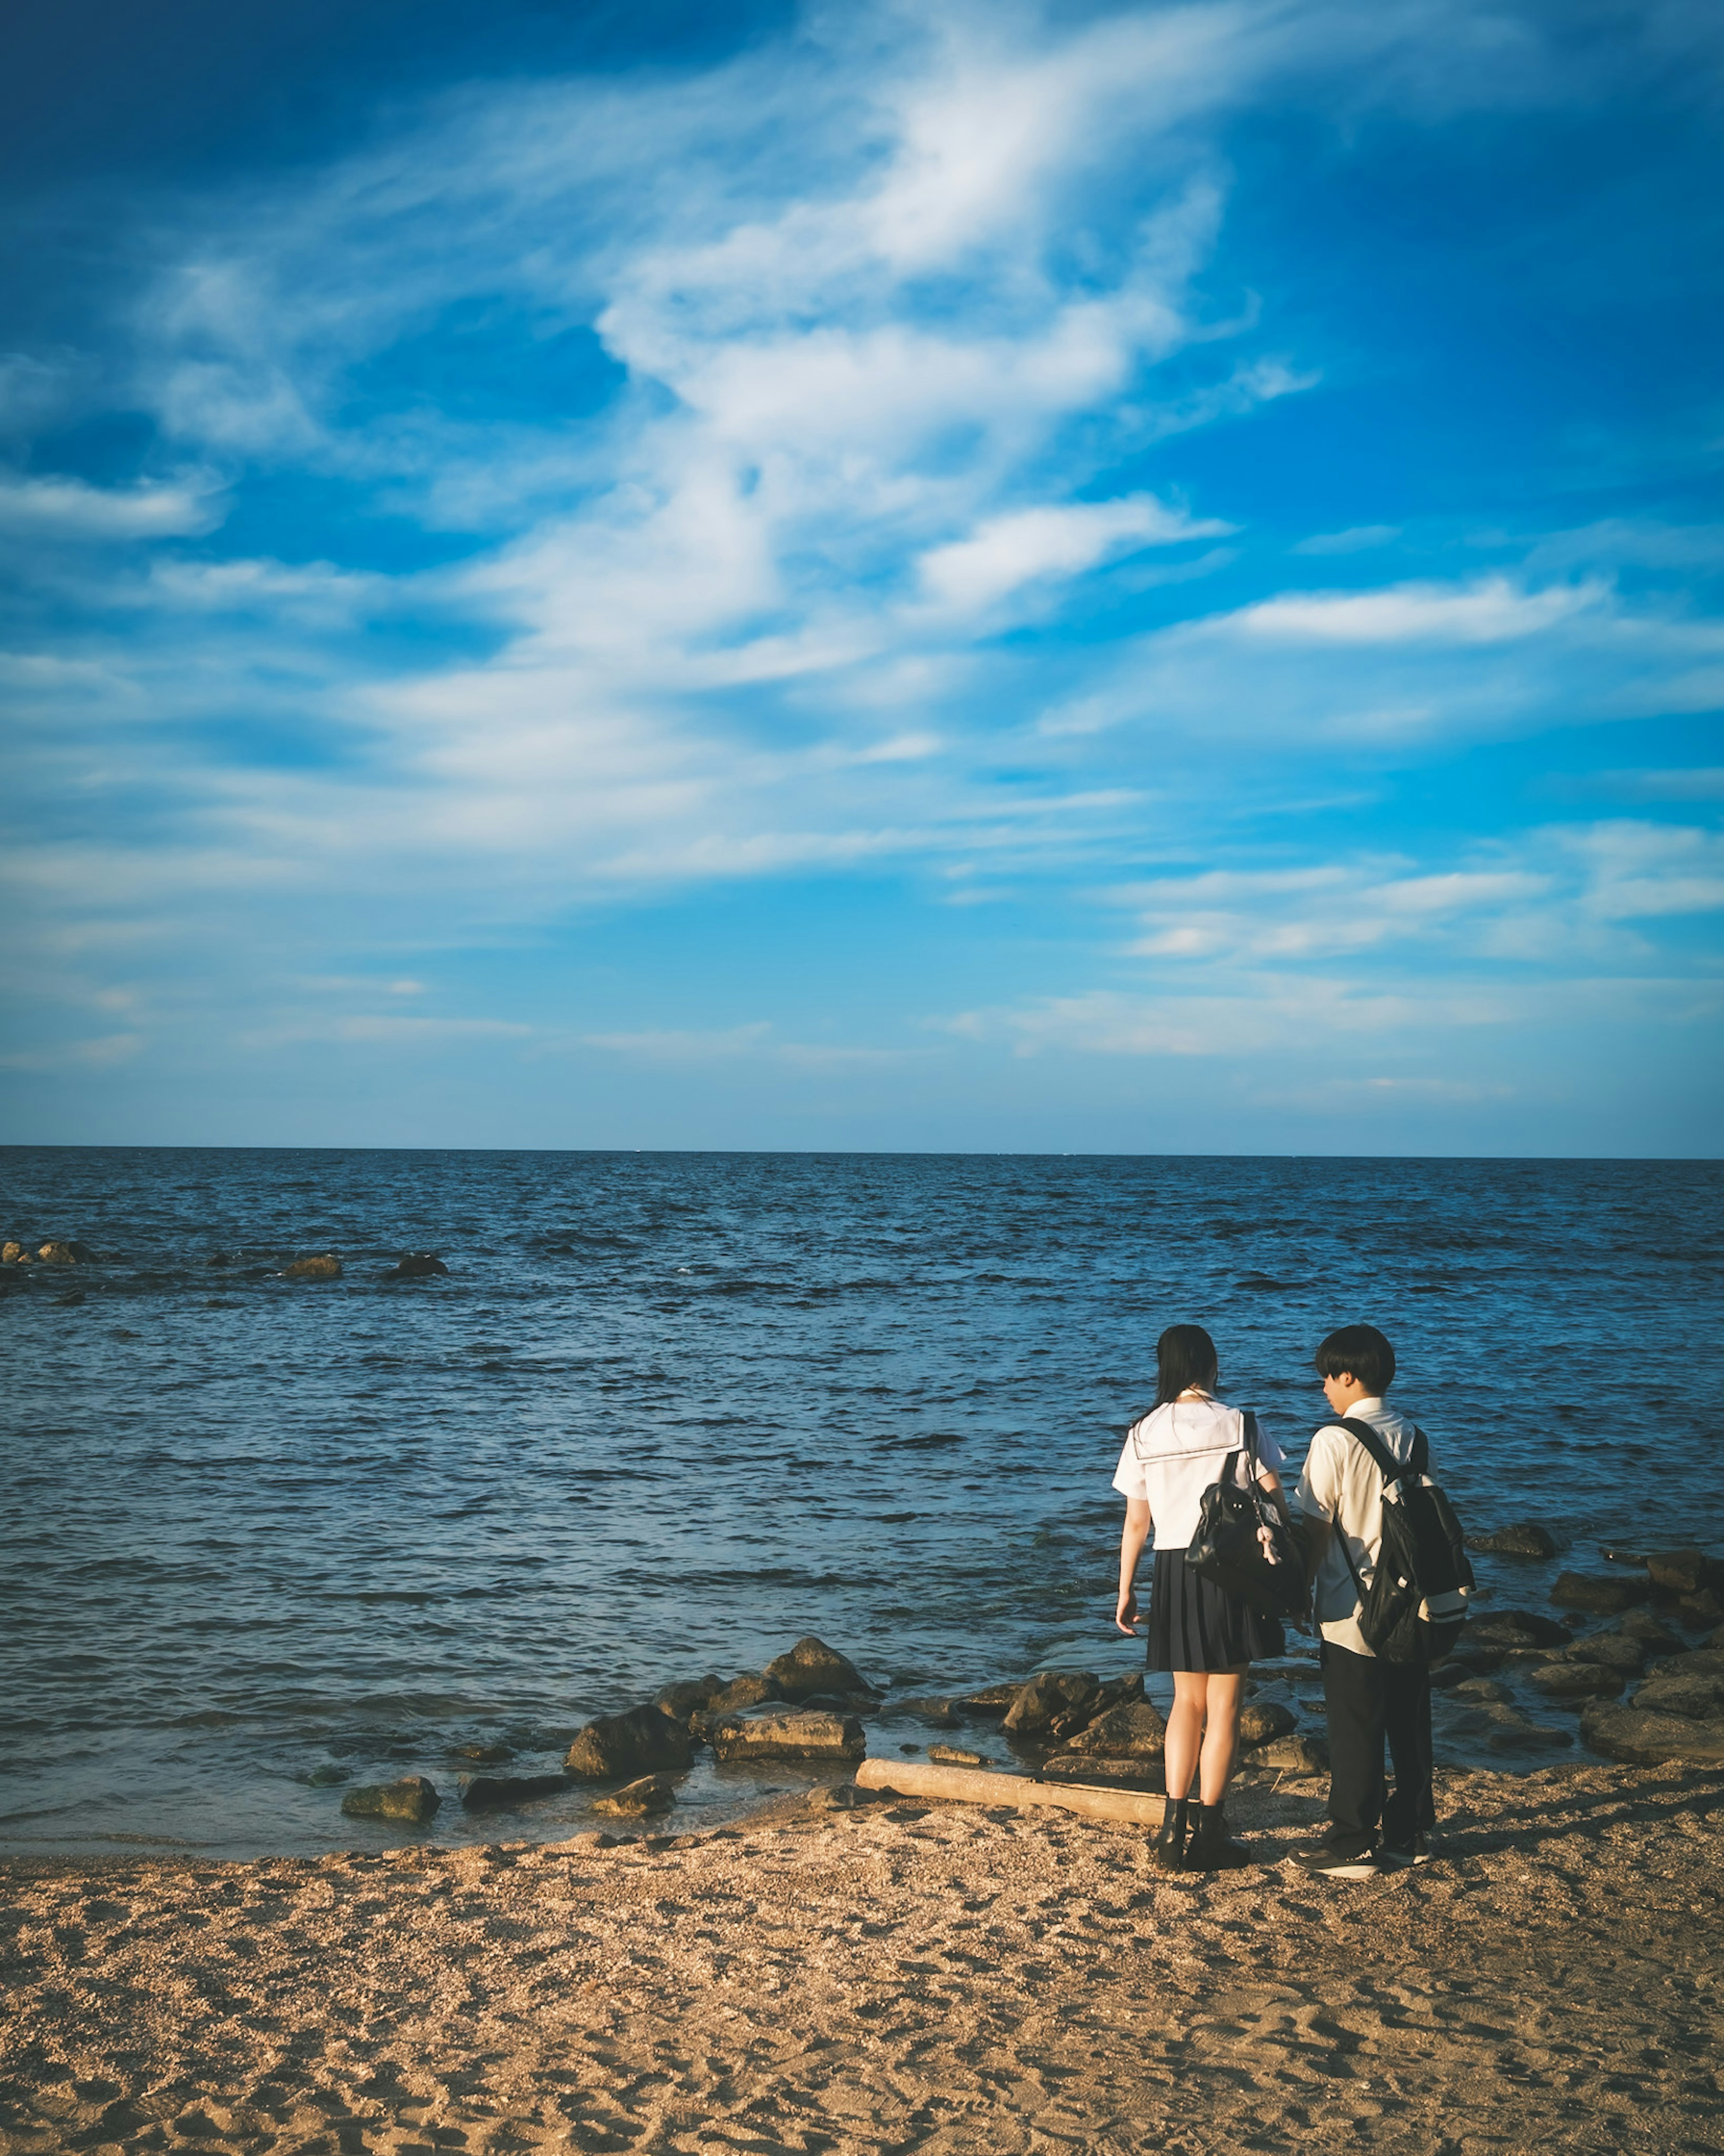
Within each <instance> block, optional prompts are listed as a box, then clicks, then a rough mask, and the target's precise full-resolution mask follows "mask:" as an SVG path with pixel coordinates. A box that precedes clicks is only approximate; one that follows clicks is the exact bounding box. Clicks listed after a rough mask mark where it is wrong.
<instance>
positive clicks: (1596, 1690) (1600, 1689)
mask: <svg viewBox="0 0 1724 2156" xmlns="http://www.w3.org/2000/svg"><path fill="white" fill-rule="evenodd" d="M1526 1681H1527V1682H1528V1683H1529V1684H1530V1685H1532V1686H1533V1687H1534V1689H1535V1690H1537V1691H1542V1693H1543V1694H1544V1696H1545V1697H1546V1698H1547V1699H1614V1698H1615V1697H1617V1695H1618V1694H1619V1692H1620V1691H1621V1690H1622V1688H1623V1686H1624V1682H1625V1681H1626V1680H1625V1679H1624V1676H1623V1673H1622V1671H1620V1670H1614V1669H1611V1668H1610V1667H1609V1666H1608V1665H1606V1664H1605V1663H1603V1662H1571V1661H1568V1660H1566V1659H1564V1660H1562V1661H1550V1662H1547V1663H1546V1664H1545V1665H1544V1666H1543V1667H1542V1669H1537V1670H1529V1671H1527V1673H1526Z"/></svg>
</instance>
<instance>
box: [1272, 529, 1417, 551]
mask: <svg viewBox="0 0 1724 2156" xmlns="http://www.w3.org/2000/svg"><path fill="white" fill-rule="evenodd" d="M1400 536H1401V526H1399V525H1398V524H1352V525H1349V526H1347V530H1346V531H1313V532H1312V533H1311V536H1310V537H1309V538H1308V539H1301V540H1300V541H1299V542H1298V543H1297V544H1296V546H1294V547H1291V548H1290V550H1289V551H1290V552H1292V553H1295V554H1362V553H1365V552H1367V551H1368V550H1369V549H1371V548H1373V547H1387V546H1388V543H1389V542H1390V541H1391V540H1392V539H1398V538H1399V537H1400Z"/></svg>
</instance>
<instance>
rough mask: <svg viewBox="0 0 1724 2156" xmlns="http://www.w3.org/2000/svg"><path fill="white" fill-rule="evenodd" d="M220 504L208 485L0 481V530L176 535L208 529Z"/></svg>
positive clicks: (74, 535) (110, 536) (99, 536)
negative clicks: (113, 485) (119, 485)
mask: <svg viewBox="0 0 1724 2156" xmlns="http://www.w3.org/2000/svg"><path fill="white" fill-rule="evenodd" d="M225 506H226V505H225V503H224V502H223V500H222V498H221V496H220V494H219V491H218V489H217V488H216V487H215V485H213V484H208V485H202V486H195V487H194V486H186V485H180V486H136V487H130V488H125V489H121V488H104V487H96V486H86V485H85V484H84V482H83V481H82V480H74V479H26V480H16V479H13V480H8V479H0V531H13V532H17V533H18V534H19V535H21V536H24V537H35V536H40V537H44V538H69V539H84V540H139V539H168V538H177V537H182V536H186V535H187V534H190V533H194V532H206V531H213V530H214V528H215V526H217V525H218V524H219V523H220V522H221V521H222V517H223V513H224V510H225Z"/></svg>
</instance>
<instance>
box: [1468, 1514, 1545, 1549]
mask: <svg viewBox="0 0 1724 2156" xmlns="http://www.w3.org/2000/svg"><path fill="white" fill-rule="evenodd" d="M1466 1546H1467V1548H1469V1549H1470V1550H1477V1551H1479V1552H1480V1553H1481V1554H1483V1555H1484V1556H1486V1557H1543V1558H1550V1557H1554V1556H1555V1555H1556V1554H1557V1538H1556V1537H1555V1536H1554V1535H1553V1534H1552V1532H1551V1531H1550V1529H1549V1528H1548V1527H1540V1525H1539V1524H1538V1522H1537V1520H1516V1522H1515V1523H1514V1525H1513V1526H1512V1527H1498V1528H1497V1529H1496V1531H1495V1532H1494V1533H1491V1534H1488V1535H1469V1536H1468V1537H1467V1538H1466Z"/></svg>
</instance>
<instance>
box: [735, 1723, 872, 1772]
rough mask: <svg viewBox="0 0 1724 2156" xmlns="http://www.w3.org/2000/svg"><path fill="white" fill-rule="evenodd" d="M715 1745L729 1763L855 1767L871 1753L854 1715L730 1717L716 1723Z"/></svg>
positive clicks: (860, 1725)
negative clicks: (793, 1761)
mask: <svg viewBox="0 0 1724 2156" xmlns="http://www.w3.org/2000/svg"><path fill="white" fill-rule="evenodd" d="M711 1744H712V1748H713V1750H714V1752H715V1753H717V1755H718V1757H719V1758H720V1759H721V1760H722V1761H724V1762H725V1763H726V1764H729V1763H731V1762H733V1761H736V1760H743V1759H808V1760H814V1761H823V1760H824V1761H828V1762H830V1763H832V1764H834V1765H845V1764H854V1763H855V1762H856V1761H857V1760H859V1759H860V1758H863V1757H864V1756H865V1753H866V1752H867V1750H868V1740H867V1738H866V1736H865V1733H864V1731H863V1727H862V1724H861V1722H860V1721H859V1719H858V1717H856V1716H855V1715H854V1714H829V1713H824V1712H814V1713H809V1712H803V1713H799V1714H762V1715H756V1716H753V1717H749V1718H748V1719H746V1720H745V1719H743V1718H742V1717H726V1719H725V1720H723V1721H721V1722H716V1723H715V1724H714V1726H713V1728H712V1731H711Z"/></svg>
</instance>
